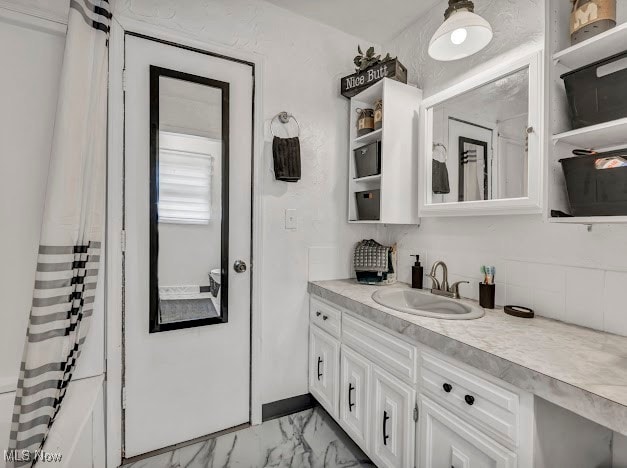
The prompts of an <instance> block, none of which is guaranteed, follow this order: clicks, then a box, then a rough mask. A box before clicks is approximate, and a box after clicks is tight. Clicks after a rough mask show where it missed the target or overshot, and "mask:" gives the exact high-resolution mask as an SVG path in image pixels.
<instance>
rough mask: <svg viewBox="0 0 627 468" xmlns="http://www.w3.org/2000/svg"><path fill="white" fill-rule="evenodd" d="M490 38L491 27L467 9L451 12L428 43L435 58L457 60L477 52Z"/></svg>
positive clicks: (431, 54) (445, 60)
mask: <svg viewBox="0 0 627 468" xmlns="http://www.w3.org/2000/svg"><path fill="white" fill-rule="evenodd" d="M491 40H492V27H491V26H490V23H488V22H487V21H486V20H485V19H483V18H482V17H481V16H479V15H477V14H475V13H471V12H470V11H467V10H461V11H457V12H454V13H453V14H451V16H450V18H449V19H447V20H446V21H445V22H444V23H442V26H440V27H439V28H438V30H437V31H436V32H435V34H434V35H433V37H432V38H431V42H430V43H429V55H430V56H431V57H432V58H434V59H435V60H441V61H443V62H448V61H451V60H459V59H462V58H465V57H468V56H470V55H472V54H475V53H477V52H479V51H480V50H481V49H483V48H484V47H485V46H487V45H488V44H489V43H490V41H491Z"/></svg>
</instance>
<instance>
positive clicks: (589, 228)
mask: <svg viewBox="0 0 627 468" xmlns="http://www.w3.org/2000/svg"><path fill="white" fill-rule="evenodd" d="M586 229H587V230H588V232H592V224H586Z"/></svg>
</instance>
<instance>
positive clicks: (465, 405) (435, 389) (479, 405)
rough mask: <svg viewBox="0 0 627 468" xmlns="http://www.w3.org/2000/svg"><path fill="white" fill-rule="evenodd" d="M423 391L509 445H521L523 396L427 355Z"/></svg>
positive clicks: (422, 370) (422, 380)
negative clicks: (520, 396)
mask: <svg viewBox="0 0 627 468" xmlns="http://www.w3.org/2000/svg"><path fill="white" fill-rule="evenodd" d="M421 361H422V366H421V373H420V387H421V391H422V392H425V393H428V394H430V395H432V396H433V397H434V398H435V399H437V400H439V401H441V402H442V403H443V404H444V405H445V406H446V407H449V408H453V409H455V410H457V412H458V414H459V415H460V416H462V417H464V418H465V419H466V420H468V421H469V422H472V423H473V424H474V425H476V426H477V427H478V428H479V429H481V430H483V431H484V432H485V433H487V434H489V435H491V436H493V437H494V438H495V439H497V440H499V441H500V442H501V443H504V444H506V445H509V446H513V447H515V446H517V443H518V413H519V397H518V395H517V394H516V393H513V392H511V391H509V390H506V389H505V388H502V387H500V386H498V385H495V384H493V383H492V382H489V381H487V380H485V379H483V378H481V377H478V376H476V375H475V374H473V373H470V372H468V371H466V370H464V369H461V368H459V367H457V366H455V365H453V364H451V363H449V362H447V361H444V360H443V359H440V358H438V357H436V356H434V355H431V354H428V353H423V354H422V359H421Z"/></svg>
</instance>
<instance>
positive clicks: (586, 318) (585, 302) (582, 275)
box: [564, 267, 605, 330]
mask: <svg viewBox="0 0 627 468" xmlns="http://www.w3.org/2000/svg"><path fill="white" fill-rule="evenodd" d="M604 277H605V272H604V271H603V270H594V269H590V268H573V267H569V268H567V269H566V309H565V313H564V320H565V321H567V322H570V323H574V324H575V325H581V326H583V327H589V328H595V329H597V330H602V329H603V289H604V288H603V281H604Z"/></svg>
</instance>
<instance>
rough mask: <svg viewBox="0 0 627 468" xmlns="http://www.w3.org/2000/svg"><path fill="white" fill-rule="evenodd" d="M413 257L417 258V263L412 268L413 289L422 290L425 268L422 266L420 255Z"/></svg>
mask: <svg viewBox="0 0 627 468" xmlns="http://www.w3.org/2000/svg"><path fill="white" fill-rule="evenodd" d="M412 257H416V263H415V264H414V266H413V267H411V287H412V288H414V289H422V275H423V268H422V265H421V264H420V255H412Z"/></svg>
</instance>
